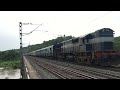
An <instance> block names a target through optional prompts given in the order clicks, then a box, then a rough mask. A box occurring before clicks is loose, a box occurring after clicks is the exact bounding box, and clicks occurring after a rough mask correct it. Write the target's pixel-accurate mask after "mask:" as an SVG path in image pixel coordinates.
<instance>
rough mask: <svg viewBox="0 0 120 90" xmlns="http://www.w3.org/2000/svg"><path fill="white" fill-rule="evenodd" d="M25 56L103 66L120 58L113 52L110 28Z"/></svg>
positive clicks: (112, 34) (112, 35)
mask: <svg viewBox="0 0 120 90" xmlns="http://www.w3.org/2000/svg"><path fill="white" fill-rule="evenodd" d="M27 55H29V56H36V57H42V58H52V59H56V60H64V61H67V60H70V61H75V62H77V63H85V64H89V65H103V66H105V65H110V62H112V61H115V59H116V58H120V53H118V52H116V51H115V50H114V31H113V30H112V29H110V28H102V29H99V30H96V31H95V32H92V33H88V34H86V35H84V36H81V37H75V38H72V39H69V40H65V41H63V42H61V43H56V44H54V45H51V46H48V47H45V48H42V49H38V50H35V51H32V52H29V53H27Z"/></svg>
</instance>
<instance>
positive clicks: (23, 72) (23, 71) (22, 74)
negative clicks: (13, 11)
mask: <svg viewBox="0 0 120 90" xmlns="http://www.w3.org/2000/svg"><path fill="white" fill-rule="evenodd" d="M19 30H20V57H21V58H20V59H21V72H20V73H21V79H26V77H25V69H24V61H23V50H22V48H23V46H22V22H19Z"/></svg>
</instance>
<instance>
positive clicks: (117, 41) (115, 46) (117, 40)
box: [114, 36, 120, 50]
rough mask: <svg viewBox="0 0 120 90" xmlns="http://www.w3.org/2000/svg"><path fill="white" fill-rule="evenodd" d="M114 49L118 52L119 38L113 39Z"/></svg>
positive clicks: (119, 46)
mask: <svg viewBox="0 0 120 90" xmlns="http://www.w3.org/2000/svg"><path fill="white" fill-rule="evenodd" d="M114 48H115V50H120V36H119V37H115V39H114Z"/></svg>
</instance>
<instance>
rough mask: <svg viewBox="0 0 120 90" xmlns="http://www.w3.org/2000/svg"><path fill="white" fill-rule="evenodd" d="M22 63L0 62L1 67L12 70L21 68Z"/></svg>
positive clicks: (15, 61)
mask: <svg viewBox="0 0 120 90" xmlns="http://www.w3.org/2000/svg"><path fill="white" fill-rule="evenodd" d="M20 66H21V63H20V60H6V61H5V60H0V67H3V68H12V69H18V68H20Z"/></svg>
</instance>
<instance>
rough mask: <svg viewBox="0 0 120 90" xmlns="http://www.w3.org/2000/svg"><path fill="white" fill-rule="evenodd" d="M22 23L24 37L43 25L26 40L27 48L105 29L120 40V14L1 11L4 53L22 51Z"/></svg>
mask: <svg viewBox="0 0 120 90" xmlns="http://www.w3.org/2000/svg"><path fill="white" fill-rule="evenodd" d="M19 22H22V23H23V25H22V32H23V33H29V32H30V31H32V30H34V29H35V28H37V27H38V26H39V25H40V26H39V27H38V28H37V29H36V31H34V32H33V33H31V34H30V35H25V36H23V47H26V46H28V45H29V44H30V45H33V44H40V43H42V42H43V41H48V40H51V39H55V38H56V37H58V36H63V35H64V34H65V35H66V36H69V35H72V36H75V37H79V36H83V35H85V34H88V33H91V32H94V31H96V30H98V29H101V28H111V29H112V30H114V31H115V32H114V33H115V34H114V36H115V37H117V36H120V11H0V51H5V50H10V49H19V48H20V37H19ZM24 23H32V24H33V25H31V24H28V25H24Z"/></svg>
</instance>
